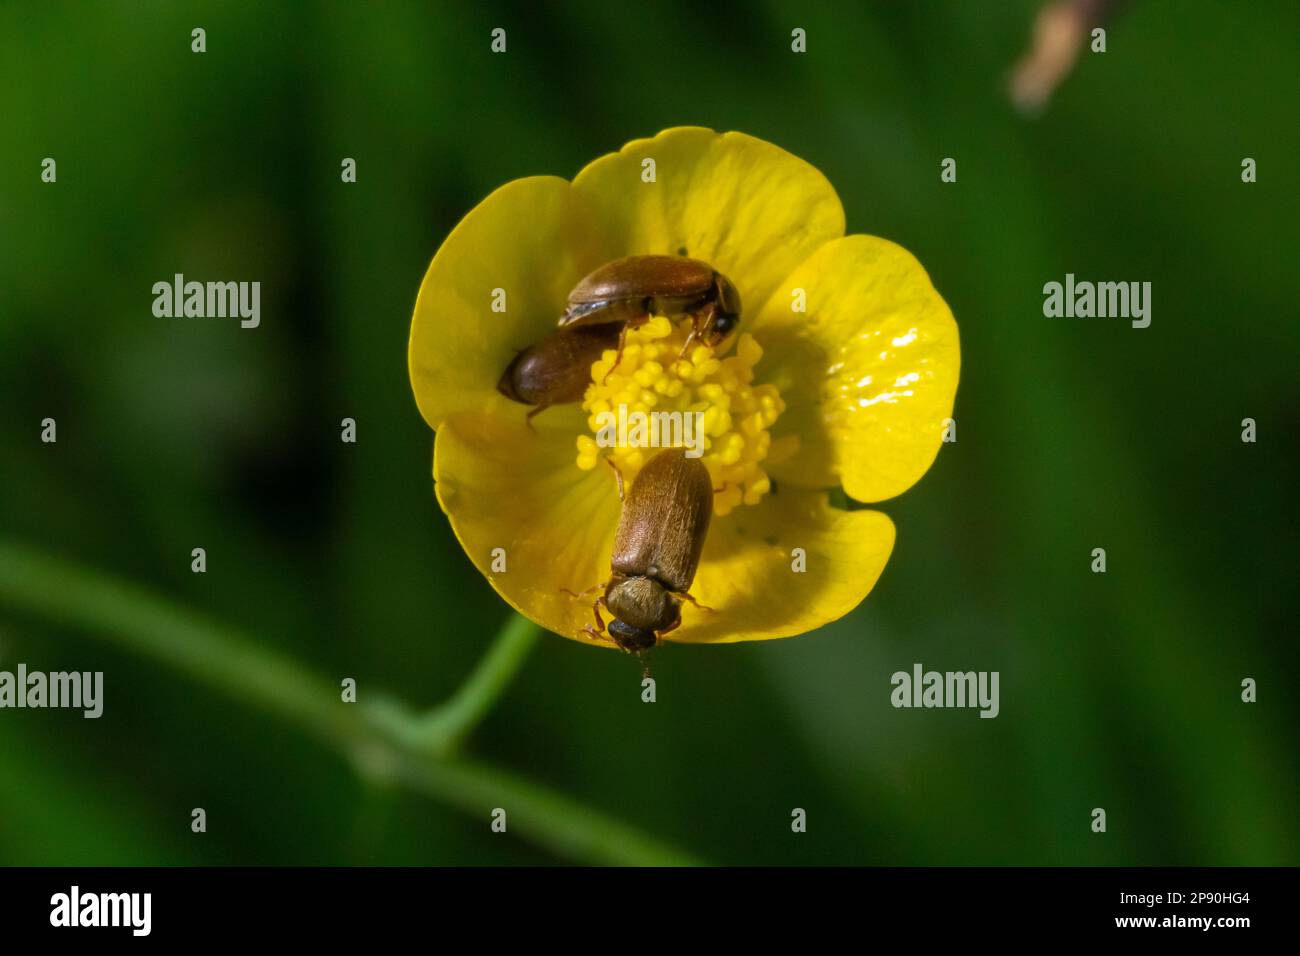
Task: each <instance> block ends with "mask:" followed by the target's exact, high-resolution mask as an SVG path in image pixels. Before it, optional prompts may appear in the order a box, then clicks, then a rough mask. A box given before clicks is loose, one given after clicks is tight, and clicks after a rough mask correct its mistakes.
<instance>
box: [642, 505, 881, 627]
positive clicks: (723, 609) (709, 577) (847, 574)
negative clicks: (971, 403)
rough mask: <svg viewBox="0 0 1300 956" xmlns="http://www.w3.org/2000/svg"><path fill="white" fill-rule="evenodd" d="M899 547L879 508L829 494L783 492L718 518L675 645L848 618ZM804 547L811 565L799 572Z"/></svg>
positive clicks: (807, 563) (809, 625)
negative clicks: (842, 506) (798, 553)
mask: <svg viewBox="0 0 1300 956" xmlns="http://www.w3.org/2000/svg"><path fill="white" fill-rule="evenodd" d="M893 547H894V525H893V522H891V521H890V520H889V518H888V517H886V516H885V515H883V514H881V513H880V512H879V511H865V510H864V511H841V510H838V509H835V508H832V507H830V506H829V505H828V504H827V501H826V494H825V493H824V492H815V491H799V490H797V489H794V488H780V489H779V490H778V491H777V492H775V493H773V494H770V495H768V496H767V497H766V498H764V499H763V500H762V501H761V502H759V503H758V504H757V505H756V506H754V507H752V508H741V509H737V510H736V511H735V512H733V513H732V514H730V515H728V516H726V517H725V518H716V517H715V518H714V520H713V526H712V527H711V528H710V529H709V537H708V541H707V543H706V544H705V547H704V557H703V560H702V561H701V562H700V569H699V571H698V573H697V574H696V576H695V583H694V585H692V587H691V595H692V596H693V597H695V598H696V600H698V601H699V602H700V603H701V604H704V605H706V606H707V607H711V608H714V610H713V611H711V612H710V611H702V610H700V609H698V608H694V607H691V606H690V605H689V604H686V605H684V606H683V607H682V626H681V627H680V628H679V629H677V630H676V631H672V632H671V633H669V634H668V635H666V639H667V640H670V641H682V642H684V643H691V644H723V643H731V642H733V641H758V640H766V639H769V638H775V637H790V636H793V635H796V634H804V633H806V632H808V631H811V630H814V629H816V628H818V627H821V626H822V625H823V624H829V623H830V622H831V621H834V620H837V619H839V618H841V617H843V616H844V615H845V614H847V613H849V611H851V610H853V609H854V608H855V607H857V606H858V604H859V603H860V602H861V601H862V599H863V598H864V597H866V596H867V593H868V592H869V591H870V590H871V589H872V587H873V586H874V585H875V583H876V580H877V579H878V578H879V577H880V573H881V571H883V570H884V568H885V562H887V561H888V560H889V554H890V551H891V550H893ZM795 548H802V549H803V552H804V556H805V557H804V560H805V570H803V571H795V570H794V561H795V557H794V554H793V552H794V549H795Z"/></svg>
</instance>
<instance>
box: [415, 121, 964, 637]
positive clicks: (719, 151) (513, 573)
mask: <svg viewBox="0 0 1300 956" xmlns="http://www.w3.org/2000/svg"><path fill="white" fill-rule="evenodd" d="M645 160H654V163H653V173H654V175H653V177H651V176H650V175H649V174H648V170H650V169H651V164H648V163H645V162H644V161H645ZM647 180H650V181H647ZM644 254H665V255H678V254H684V255H689V256H690V257H692V258H695V259H701V260H703V261H705V262H708V263H710V264H711V265H712V266H713V267H714V268H715V269H717V270H718V271H719V272H721V273H722V274H723V275H725V276H727V277H728V278H730V279H731V281H732V282H733V283H734V284H735V286H736V288H737V289H738V290H739V292H740V297H741V303H742V307H743V311H742V321H741V327H740V332H741V334H740V335H738V336H734V337H733V338H734V339H735V340H736V345H735V347H734V350H733V351H732V352H731V353H730V354H719V355H712V354H710V353H709V351H708V350H707V349H705V348H703V347H699V348H696V349H694V350H693V353H692V354H690V355H687V356H683V357H681V358H679V357H678V349H679V346H680V342H681V340H682V338H683V337H684V334H685V329H684V327H685V326H686V325H688V323H685V322H680V323H677V324H676V325H674V324H672V323H668V322H664V321H661V320H660V319H655V320H653V321H652V322H650V323H648V324H647V325H645V326H643V327H641V328H640V329H637V330H635V331H632V332H631V333H630V334H629V336H628V344H627V347H626V349H625V351H624V355H623V357H622V358H621V359H620V360H619V362H618V365H617V367H616V368H615V369H614V371H613V372H612V373H610V374H609V376H608V377H606V373H607V372H610V367H611V366H613V365H614V353H613V352H612V351H609V352H606V353H605V357H604V358H603V359H602V360H601V361H599V362H597V363H595V365H594V367H593V368H594V371H595V373H596V374H595V376H594V381H593V384H592V386H591V387H589V388H588V390H587V396H586V399H585V401H584V402H583V403H582V404H571V405H562V406H555V407H552V408H549V409H547V410H546V411H545V412H543V413H542V414H541V415H539V416H537V417H536V418H535V419H533V425H534V428H535V431H533V430H530V429H529V428H528V427H527V426H526V425H525V422H524V415H525V413H526V412H527V408H526V407H525V406H523V405H520V404H516V403H514V402H511V401H509V400H507V399H506V398H505V397H503V396H502V395H501V394H499V393H498V392H497V390H496V385H497V381H498V379H499V378H500V377H501V373H502V370H503V369H504V368H505V367H506V365H507V364H509V362H510V360H511V359H512V358H513V357H514V355H515V353H516V352H517V351H518V350H520V349H522V348H525V347H526V346H528V345H531V344H532V343H534V342H536V341H538V340H540V339H541V338H543V337H544V336H545V335H546V334H548V333H549V332H551V331H552V330H553V329H554V327H555V323H556V321H557V319H558V318H559V316H560V314H561V312H563V310H564V307H565V303H566V301H567V298H568V294H569V291H570V290H571V289H572V288H573V287H574V285H576V284H577V282H578V281H579V280H580V279H582V278H583V277H584V276H585V275H587V274H588V273H589V272H591V271H592V270H593V269H595V268H596V267H597V266H600V265H602V264H604V263H606V262H609V261H611V260H614V259H617V258H620V257H623V256H628V255H644ZM502 303H504V310H503V311H498V310H497V309H500V307H501V304H502ZM494 305H495V306H496V307H497V308H496V309H494ZM801 306H802V310H801V309H800V307H801ZM409 361H410V374H411V385H412V388H413V389H414V391H415V398H416V402H417V404H418V405H419V408H420V412H421V414H422V415H423V416H424V419H425V421H427V422H428V423H429V425H430V426H431V427H432V428H433V429H435V431H436V432H437V437H436V441H435V444H434V460H433V475H434V481H435V488H436V492H437V496H438V502H439V504H440V505H441V506H442V509H443V511H444V512H446V514H447V516H448V518H449V519H450V521H451V525H452V528H453V530H454V531H455V533H456V537H457V538H458V539H459V540H460V542H461V545H462V546H463V547H464V548H465V552H466V553H467V554H468V555H469V557H470V559H471V560H472V561H473V562H474V564H475V565H476V566H477V567H478V569H479V570H480V571H481V572H482V573H483V574H484V575H485V576H486V577H487V578H488V580H489V581H490V582H491V584H492V587H493V588H495V589H496V591H497V593H499V594H500V595H501V596H502V597H503V598H504V599H505V600H506V601H507V602H509V603H510V604H511V605H512V606H513V607H514V608H516V609H517V610H518V611H520V612H521V613H523V614H525V615H526V616H528V617H529V618H531V619H532V620H534V621H536V622H537V623H538V624H540V625H542V626H543V627H546V628H548V629H550V630H552V631H555V632H556V633H558V634H563V635H565V636H566V637H570V638H573V639H575V640H579V641H583V642H586V643H596V642H595V641H593V639H592V638H591V637H590V636H589V635H587V634H585V633H584V632H583V630H582V628H583V626H584V625H585V624H589V623H590V622H591V620H592V615H591V606H590V599H588V600H587V601H575V600H574V599H573V598H571V597H569V596H568V595H566V594H565V593H564V589H567V590H570V591H581V590H583V589H586V588H589V587H591V586H592V585H595V584H597V583H599V582H602V581H605V580H607V579H608V578H609V576H610V549H611V547H612V543H613V537H614V530H615V527H616V526H617V524H618V519H619V514H620V502H619V499H618V493H617V490H616V487H615V475H614V472H613V469H611V468H606V467H595V466H596V463H597V461H598V459H599V458H601V457H602V452H609V454H608V455H607V456H605V457H609V458H610V459H611V460H612V461H614V462H615V463H616V464H618V466H619V469H620V471H623V472H624V473H625V477H626V478H627V479H628V480H633V479H634V477H635V472H636V470H637V468H639V466H640V464H641V463H642V461H641V458H640V456H642V455H645V456H647V457H648V455H649V454H653V450H646V449H636V450H630V449H617V450H609V449H605V448H601V447H598V445H597V444H596V443H595V441H594V439H593V437H592V436H593V433H594V432H596V431H597V422H596V421H595V419H596V416H597V414H598V413H599V412H600V411H607V410H610V409H611V408H612V407H613V406H614V405H616V404H618V403H619V402H620V401H622V402H625V403H627V404H628V405H629V406H631V407H635V408H641V409H652V408H660V409H663V408H671V409H674V410H678V409H684V410H699V411H701V412H702V413H703V414H704V415H705V419H704V420H705V433H706V435H707V440H708V445H707V447H706V451H705V457H704V459H703V462H704V464H705V465H706V466H708V468H709V471H710V475H711V476H712V477H713V478H714V481H715V489H717V488H720V490H718V491H717V492H716V494H715V501H714V505H715V514H714V519H713V522H712V525H711V527H710V529H709V535H708V538H707V541H706V544H705V547H704V555H703V559H702V560H701V563H700V567H699V571H698V573H697V574H696V578H695V582H694V584H693V586H692V587H691V593H692V595H694V596H695V597H696V598H697V599H698V600H699V601H700V603H702V604H704V605H707V606H708V607H711V608H713V609H714V611H713V612H708V611H703V610H700V609H698V608H694V607H692V606H691V605H689V604H686V605H684V606H683V609H682V624H681V627H680V628H678V629H677V630H675V631H672V632H671V633H668V634H666V635H665V639H666V640H672V641H681V642H686V643H724V642H730V641H748V640H761V639H765V638H775V637H788V636H791V635H795V634H802V633H805V632H807V631H811V630H813V629H815V628H817V627H819V626H821V625H823V624H826V623H828V622H830V621H833V620H835V619H837V618H839V617H842V616H843V615H845V614H847V613H848V612H849V611H851V610H852V609H853V608H854V607H856V606H857V605H858V603H859V602H861V601H862V599H863V598H864V597H865V596H866V595H867V593H868V592H869V591H870V590H871V588H872V587H873V586H874V585H875V582H876V580H877V579H878V578H879V577H880V574H881V571H882V570H883V569H884V567H885V562H886V561H887V560H888V558H889V554H890V551H891V550H892V548H893V543H894V526H893V523H892V522H891V521H890V520H889V518H887V517H886V516H885V515H884V514H882V513H880V512H878V511H872V510H865V509H863V510H854V511H847V510H843V509H839V508H836V507H833V506H832V505H831V503H830V500H829V494H828V492H829V490H830V489H834V488H837V487H842V488H843V490H844V492H845V493H846V494H847V495H848V496H849V497H850V498H853V499H855V500H857V501H860V502H877V501H883V500H884V499H887V498H892V497H893V496H895V495H897V494H900V493H901V492H903V491H905V490H906V489H907V488H909V487H910V486H911V485H912V484H913V483H914V482H916V481H917V480H918V479H919V478H920V477H921V475H923V474H924V473H925V471H926V469H928V468H929V467H930V464H931V463H932V462H933V461H934V458H935V456H936V455H937V454H938V450H939V446H940V444H941V441H942V435H943V429H944V422H945V420H946V419H948V418H949V417H950V416H951V414H952V406H953V398H954V395H955V393H956V389H957V376H958V370H959V366H960V350H959V347H958V341H957V326H956V323H955V322H954V321H953V318H952V313H951V312H950V311H949V309H948V307H947V305H946V304H945V303H944V301H943V299H941V298H940V297H939V294H938V293H937V292H936V291H935V290H934V287H933V286H932V285H931V284H930V279H929V277H928V276H927V275H926V273H925V270H924V269H923V268H922V267H921V265H920V264H919V263H918V262H917V261H916V259H915V258H913V257H912V255H911V254H910V253H908V252H907V251H906V250H905V249H903V248H901V247H900V246H897V245H895V244H893V243H891V242H888V241H886V240H884V239H878V238H876V237H873V236H863V235H852V236H845V235H844V211H843V208H842V207H841V205H840V201H839V197H838V196H837V195H836V194H835V190H834V189H833V188H832V187H831V184H830V183H829V182H827V180H826V178H825V177H824V176H822V174H821V173H820V172H818V171H817V170H816V169H814V168H813V167H812V166H810V165H809V164H807V163H805V162H804V161H803V160H801V159H799V158H798V157H796V156H793V155H791V154H790V153H787V152H785V151H784V150H782V149H780V148H778V147H776V146H773V145H772V144H770V143H766V142H764V141H762V140H759V139H755V138H753V137H751V136H746V135H745V134H743V133H722V134H719V133H716V132H714V131H712V130H708V129H700V128H697V127H678V128H674V129H670V130H666V131H664V132H662V133H660V134H659V135H658V136H655V137H654V138H652V139H640V140H635V141H633V142H631V143H628V144H627V145H626V146H624V147H623V149H622V150H620V151H619V152H617V153H612V154H609V155H607V156H602V157H601V158H599V159H597V160H595V161H594V162H592V163H591V164H590V165H588V166H587V167H586V168H585V169H583V170H582V172H580V173H579V174H578V176H577V177H576V178H575V179H574V180H573V182H572V183H570V182H568V181H566V180H564V179H560V178H557V177H553V176H535V177H529V178H527V179H519V180H515V181H514V182H511V183H507V184H506V185H504V186H502V187H501V188H499V189H497V190H496V191H495V192H493V193H492V194H491V195H490V196H488V197H487V198H486V199H484V200H483V201H482V202H481V203H479V205H478V206H476V207H475V208H474V209H473V210H471V211H470V213H469V214H468V215H467V216H466V217H465V218H464V219H463V220H461V222H460V224H459V225H457V226H456V228H455V229H454V230H453V231H452V233H451V235H449V236H448V237H447V239H446V241H445V242H444V243H443V244H442V247H441V248H440V249H439V250H438V253H437V255H436V256H434V259H433V262H432V263H431V264H430V266H429V269H428V272H427V273H426V274H425V277H424V282H423V283H422V284H421V286H420V294H419V298H418V299H417V301H416V305H415V314H414V317H413V319H412V323H411V342H410V354H409ZM683 363H685V364H683ZM719 483H721V484H719ZM497 549H501V550H500V551H498V550H497ZM796 549H801V553H802V554H803V555H804V556H805V557H804V559H803V562H802V564H803V567H804V568H805V570H802V571H796V570H795V568H796V567H798V566H799V564H798V563H797V562H796ZM501 560H504V567H505V570H494V567H493V566H494V563H496V564H497V567H498V568H499V567H500V566H501V565H500V561H501ZM602 646H611V645H609V644H605V643H602Z"/></svg>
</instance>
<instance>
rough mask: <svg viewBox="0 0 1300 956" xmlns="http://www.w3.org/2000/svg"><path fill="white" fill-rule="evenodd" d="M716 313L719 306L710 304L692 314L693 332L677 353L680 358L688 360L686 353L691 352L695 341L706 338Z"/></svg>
mask: <svg viewBox="0 0 1300 956" xmlns="http://www.w3.org/2000/svg"><path fill="white" fill-rule="evenodd" d="M715 311H717V306H716V305H714V304H713V303H712V302H710V303H709V304H708V305H706V306H705V307H704V308H702V309H700V310H698V311H696V312H692V313H691V332H690V334H689V335H687V336H686V341H685V342H683V343H682V350H681V351H680V352H678V353H677V357H678V358H686V353H687V352H688V351H690V348H691V345H692V344H694V342H695V340H696V339H702V338H704V330H705V329H707V328H708V327H709V323H710V322H711V321H712V320H713V313H714V312H715Z"/></svg>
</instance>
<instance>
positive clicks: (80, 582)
mask: <svg viewBox="0 0 1300 956" xmlns="http://www.w3.org/2000/svg"><path fill="white" fill-rule="evenodd" d="M0 606H8V607H9V608H11V609H14V610H17V611H19V612H26V613H29V614H35V615H38V616H40V617H42V618H45V619H47V620H51V621H55V622H58V623H60V624H65V625H70V626H73V627H77V628H81V629H84V630H85V631H86V632H87V633H89V634H91V635H94V636H97V637H101V638H107V639H109V640H111V641H113V642H115V643H117V644H118V645H120V646H123V647H126V648H128V649H130V650H132V651H135V652H136V653H139V654H141V655H142V656H145V657H148V658H151V659H153V660H155V661H158V662H161V663H163V664H166V665H168V666H170V667H173V668H175V669H176V670H178V671H181V672H182V673H185V674H188V675H189V676H190V677H193V678H194V679H195V680H198V681H200V682H202V683H205V684H208V685H210V686H212V687H214V688H216V689H218V690H220V691H222V692H225V693H228V694H230V695H232V696H234V697H237V698H240V699H242V700H244V701H246V702H248V703H250V704H252V705H255V706H258V707H261V708H263V709H265V710H267V711H270V712H272V713H274V714H276V715H278V716H280V717H282V718H284V719H285V720H287V721H288V722H290V723H293V724H296V725H297V726H299V727H300V728H302V729H303V730H304V731H306V732H307V733H309V734H312V735H314V736H316V737H318V738H320V739H321V740H323V741H324V742H325V743H327V744H329V745H330V746H332V747H334V748H335V749H337V750H338V751H340V752H341V753H343V754H344V755H346V756H348V757H350V758H351V759H352V760H353V761H354V762H355V764H356V766H357V767H358V768H359V769H360V770H361V771H363V772H366V773H369V774H372V775H374V776H376V777H378V778H380V779H391V780H394V781H396V782H399V783H402V784H404V785H405V786H407V787H409V788H411V789H413V790H415V791H417V792H420V793H424V794H426V795H428V796H431V797H434V798H436V799H439V800H441V801H443V802H445V803H447V804H450V805H452V806H455V807H458V808H460V809H462V810H464V811H466V812H467V813H469V814H471V815H473V816H476V817H478V818H479V819H480V820H481V821H482V825H483V826H487V824H488V821H489V819H490V814H491V811H492V810H493V809H495V808H497V807H501V808H502V809H504V810H506V813H507V827H508V832H517V833H519V834H520V835H522V836H523V837H525V838H526V839H529V840H531V841H532V842H534V843H537V844H538V845H540V846H543V847H545V848H547V849H549V850H551V851H553V852H555V853H557V854H560V855H562V856H565V857H568V858H571V859H575V860H581V861H584V862H588V863H613V864H623V865H635V866H662V865H677V866H685V865H691V864H693V863H694V862H696V861H694V860H693V859H692V858H691V857H689V856H688V855H686V854H684V853H683V852H681V851H679V850H677V849H676V848H674V847H671V846H669V845H666V844H663V843H660V842H659V841H657V840H655V839H654V838H653V837H650V836H648V835H646V834H644V833H641V832H639V831H638V830H636V829H635V828H633V827H631V826H629V825H627V824H625V823H622V822H621V821H618V820H615V819H612V818H610V817H606V816H604V815H603V814H601V813H599V812H597V811H595V810H593V809H591V808H589V807H586V806H583V805H582V804H580V803H578V802H576V801H574V800H571V799H570V798H568V797H566V796H564V795H562V794H559V793H556V792H554V791H552V790H550V789H549V788H547V787H545V786H544V785H542V784H540V783H537V782H536V781H533V780H530V779H528V778H526V777H523V776H520V775H518V774H515V773H513V772H511V771H508V770H503V769H499V768H495V767H492V766H489V765H486V764H483V763H479V762H477V761H471V760H465V759H461V758H455V759H452V758H448V757H447V754H449V753H450V752H451V749H452V748H453V747H454V745H455V744H456V743H457V742H459V741H460V740H462V739H463V738H464V736H465V735H466V734H467V733H468V732H469V731H470V730H471V729H472V728H473V726H474V724H475V723H476V722H477V721H478V720H480V719H481V718H482V717H483V715H484V714H485V713H486V712H487V711H488V709H489V708H490V706H491V704H492V703H493V702H494V701H495V700H496V699H497V697H498V696H499V695H500V693H501V691H502V690H503V689H504V688H505V686H506V685H507V684H508V683H509V680H510V677H511V676H512V675H513V674H514V673H515V672H516V671H517V669H518V667H519V665H520V663H522V661H523V660H524V658H525V656H526V655H527V652H528V649H529V648H530V647H532V645H533V644H534V643H535V642H536V639H537V630H536V628H535V627H534V626H533V625H532V624H531V623H527V622H523V623H521V621H522V619H519V620H514V621H511V622H510V623H509V624H507V626H506V627H505V628H503V630H502V632H501V635H500V636H499V637H498V640H497V643H496V645H495V646H494V647H493V648H492V650H491V651H490V652H489V654H488V657H487V658H486V659H485V660H484V662H483V663H482V664H481V665H480V666H479V667H478V668H477V669H476V670H475V671H474V673H473V674H472V675H471V677H470V678H469V680H468V681H467V682H466V684H465V686H464V687H462V688H461V689H460V690H459V691H457V693H455V694H454V695H453V696H452V698H451V700H450V701H448V702H447V704H445V705H444V706H443V707H439V708H437V709H435V710H434V711H433V712H431V713H430V714H428V715H425V716H423V717H421V716H416V715H413V714H411V713H410V711H409V710H408V709H407V708H405V707H404V706H402V705H400V704H398V703H396V702H393V701H391V700H386V699H384V698H382V697H378V699H375V700H373V702H372V703H370V704H369V705H367V706H362V705H361V704H346V703H343V701H342V698H341V693H340V688H339V687H336V686H334V685H333V684H331V683H330V682H329V681H327V680H325V679H323V678H321V677H319V676H318V675H316V674H312V673H311V672H310V671H308V670H306V669H305V668H303V667H302V666H301V665H299V664H298V663H297V662H295V661H293V660H291V659H290V658H287V657H285V656H283V655H281V654H279V653H277V652H275V651H272V650H268V649H266V648H264V647H262V646H260V645H258V644H257V643H255V642H253V641H251V640H249V639H248V638H246V637H244V636H242V635H240V634H237V633H235V632H233V631H231V630H229V629H228V628H225V627H222V626H221V625H218V624H215V623H211V622H208V621H205V620H203V619H201V618H200V617H198V616H197V615H195V614H194V613H193V612H191V611H188V610H186V609H184V608H182V607H179V606H177V605H175V604H172V603H170V602H168V601H166V600H164V599H162V598H159V597H157V596H155V595H152V594H150V593H148V592H146V591H144V590H142V589H141V588H138V587H136V586H134V585H131V584H129V583H126V582H123V581H119V580H116V579H113V578H110V577H108V576H106V575H102V574H99V573H97V572H94V571H90V570H86V569H82V568H78V567H75V566H73V565H70V564H68V563H66V562H64V561H61V560H59V559H56V558H53V557H50V556H48V555H43V554H40V553H38V552H35V551H32V550H30V549H28V548H25V547H23V546H21V545H15V544H9V543H3V542H0ZM431 747H432V748H433V749H432V750H431V749H430V748H431Z"/></svg>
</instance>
